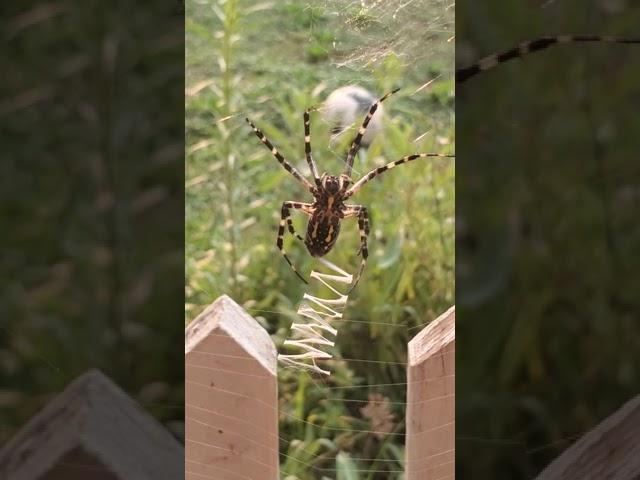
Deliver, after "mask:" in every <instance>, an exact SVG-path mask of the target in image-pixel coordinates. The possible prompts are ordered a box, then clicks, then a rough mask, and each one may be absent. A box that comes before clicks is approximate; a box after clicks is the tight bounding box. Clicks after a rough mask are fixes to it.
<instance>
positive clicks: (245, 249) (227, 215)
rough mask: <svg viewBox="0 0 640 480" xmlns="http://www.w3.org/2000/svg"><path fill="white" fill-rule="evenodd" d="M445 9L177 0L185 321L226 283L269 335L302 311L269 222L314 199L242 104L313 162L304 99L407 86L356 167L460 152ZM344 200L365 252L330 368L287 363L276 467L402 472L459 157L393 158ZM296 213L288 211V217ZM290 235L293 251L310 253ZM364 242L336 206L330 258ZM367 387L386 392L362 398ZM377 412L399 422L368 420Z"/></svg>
mask: <svg viewBox="0 0 640 480" xmlns="http://www.w3.org/2000/svg"><path fill="white" fill-rule="evenodd" d="M453 21H454V9H453V4H452V3H451V2H448V1H440V0H429V1H417V2H409V3H406V2H399V1H390V2H375V1H374V2H349V1H333V0H327V1H323V2H310V3H305V2H302V1H292V0H288V1H279V2H259V3H255V2H248V1H244V0H226V1H214V0H208V1H203V0H200V1H197V0H188V1H187V2H186V149H187V150H186V187H185V189H186V232H185V240H186V260H185V262H186V278H185V287H186V299H187V302H186V307H185V317H186V318H185V321H186V322H187V323H188V322H189V321H190V320H191V319H193V318H194V317H195V316H197V314H198V313H199V312H201V311H202V310H203V309H204V308H205V307H206V306H207V305H208V304H210V303H211V302H212V301H214V300H215V299H216V298H217V297H218V296H219V295H221V294H224V293H226V294H229V295H230V296H231V297H232V298H233V299H234V300H235V301H236V302H238V303H239V304H241V305H243V307H244V308H245V309H246V310H247V311H248V312H249V313H251V314H252V315H253V316H254V317H255V318H256V319H257V320H258V321H259V322H261V324H262V325H263V326H264V327H265V328H266V329H267V330H268V331H269V332H270V334H271V335H272V337H273V339H274V341H275V343H276V345H278V346H280V345H281V344H282V342H283V341H284V340H285V339H287V338H288V337H289V335H290V326H291V322H292V321H293V320H295V319H299V318H300V317H298V316H297V315H296V313H295V312H296V309H297V305H298V304H299V302H300V301H301V299H302V295H303V293H304V292H305V285H304V284H303V283H302V282H301V281H300V280H299V279H298V278H297V277H296V276H295V275H294V274H293V272H291V270H290V269H289V267H288V265H287V264H286V263H285V261H284V260H283V259H282V258H281V256H280V253H279V252H278V250H277V248H276V246H275V240H276V232H277V225H278V222H279V215H280V207H281V205H282V202H283V201H284V200H298V201H309V200H311V199H310V197H309V195H308V194H307V193H306V192H305V191H304V190H303V189H302V188H301V187H300V186H299V185H298V184H297V182H296V181H295V180H294V179H293V178H292V177H291V176H290V175H289V174H288V173H287V172H286V171H285V170H284V169H283V168H282V167H281V166H280V165H279V164H278V162H277V161H276V160H275V159H274V158H273V157H272V156H271V154H270V153H269V151H268V150H267V149H265V148H264V146H262V145H261V143H260V142H259V141H258V139H257V138H256V137H255V135H254V134H253V133H252V132H251V130H250V128H249V127H248V126H247V124H246V123H245V121H244V117H245V116H247V117H249V118H251V119H252V120H253V121H254V122H255V123H256V124H257V126H258V127H259V128H261V129H262V130H263V131H264V132H265V134H266V135H267V136H268V137H269V138H270V139H271V140H272V142H273V143H274V144H275V145H276V146H277V147H278V149H279V150H280V151H281V152H282V153H283V154H284V156H285V157H286V158H287V159H288V160H290V161H291V162H292V163H293V164H294V165H295V166H296V167H297V168H299V169H300V170H301V171H303V172H307V171H308V168H307V166H306V163H305V161H304V153H303V152H304V150H303V129H302V127H303V125H302V113H303V111H304V109H305V108H306V107H310V106H314V105H320V104H321V103H322V101H323V100H324V99H325V98H326V96H327V95H328V94H329V93H330V92H331V91H332V90H333V89H335V88H337V87H341V86H345V85H350V84H357V85H360V86H363V87H365V88H367V89H368V90H369V91H371V92H372V93H373V94H374V95H376V96H381V95H382V94H384V93H386V92H388V91H389V90H391V89H392V88H394V87H401V88H402V90H401V91H400V92H399V93H398V94H396V95H394V96H393V97H391V98H389V99H388V100H387V101H386V102H385V108H386V112H387V121H386V129H385V132H384V134H382V135H380V136H379V137H378V138H377V140H376V141H375V142H374V143H373V145H372V146H371V148H369V150H368V151H367V152H366V154H365V153H363V154H362V155H360V156H359V158H357V159H356V163H355V172H357V173H360V174H362V173H366V172H367V171H369V170H370V169H372V168H374V167H375V166H377V165H380V164H384V163H386V162H388V161H391V160H395V159H398V158H400V157H402V156H403V155H407V154H410V153H415V152H442V153H453V152H455V137H454V85H453V51H454V42H453ZM428 82H431V83H430V84H429V85H428V86H425V85H426V84H427V83H428ZM421 87H423V88H421ZM311 124H312V147H313V152H314V158H315V159H316V161H317V163H318V165H319V170H320V171H321V172H322V171H327V172H330V173H339V172H340V171H341V169H342V162H343V161H344V155H345V148H346V146H345V145H344V143H342V144H337V145H333V144H332V143H331V142H330V130H331V125H329V124H327V123H325V122H323V120H322V119H321V116H320V114H319V113H314V114H312V118H311ZM346 137H350V135H345V136H343V138H345V139H346V140H347V141H349V140H350V138H346ZM353 203H361V204H363V205H365V206H367V207H368V208H369V210H370V213H371V217H372V233H371V237H370V244H369V250H370V256H369V263H368V266H367V268H366V270H365V272H364V276H363V278H362V280H361V282H360V284H359V285H358V287H357V289H356V290H355V291H354V292H353V293H352V295H351V296H350V298H349V302H348V305H347V308H346V311H345V312H344V319H345V320H346V321H344V322H340V323H339V324H337V325H338V328H339V333H338V336H337V341H336V349H335V350H334V351H333V353H334V356H335V360H332V361H330V362H327V363H325V364H324V366H325V367H326V368H328V369H329V370H331V372H332V374H331V376H330V377H327V378H312V377H310V376H309V375H308V374H307V373H301V372H297V371H292V370H281V372H280V402H281V403H280V410H281V412H282V415H281V423H280V425H281V433H280V435H281V437H282V442H281V445H280V451H281V460H282V473H283V477H287V476H289V477H290V478H299V479H315V478H323V477H324V478H340V479H357V478H362V479H382V478H384V479H389V478H400V477H401V476H402V475H401V474H399V472H400V471H402V469H403V462H404V453H403V443H404V442H403V436H402V435H398V434H402V433H404V418H403V414H404V408H405V405H404V404H403V402H404V401H405V388H406V385H405V384H404V382H406V376H405V375H406V367H405V365H404V363H405V362H406V345H407V341H408V340H409V339H410V338H411V337H412V336H413V335H414V334H415V333H417V332H418V331H419V328H420V327H422V326H424V325H425V324H426V323H428V322H429V321H430V320H432V319H433V318H435V317H436V316H437V315H439V314H440V313H442V312H443V311H444V310H445V309H446V308H448V307H449V306H450V305H451V304H452V303H453V292H454V227H455V225H454V215H455V213H454V205H455V203H454V162H453V161H452V160H435V161H417V162H414V163H412V164H409V165H406V166H402V167H400V168H398V169H394V170H393V173H386V174H385V175H384V176H382V177H380V180H378V181H374V182H372V183H371V184H369V185H367V187H366V188H365V189H363V190H362V191H361V193H360V194H359V195H358V196H357V197H355V198H354V201H353ZM304 221H305V219H304V218H301V217H300V216H297V215H296V214H294V224H295V226H296V230H298V231H304V227H305V226H304ZM285 238H286V240H285V247H286V248H287V252H288V253H289V255H290V257H291V258H292V260H293V262H294V263H295V264H296V265H297V266H298V268H299V269H301V270H302V271H303V272H305V273H306V274H308V273H309V272H310V270H311V269H312V268H314V267H315V268H317V266H318V264H317V263H314V261H313V259H312V258H311V257H310V256H309V254H308V253H307V252H306V250H305V249H304V247H303V246H302V245H301V244H300V243H299V242H297V241H296V242H293V241H292V240H294V239H292V237H291V236H290V235H288V234H287V236H286V237H285ZM358 246H359V237H358V230H357V223H356V222H355V221H345V222H344V224H343V227H342V233H341V236H340V239H339V240H338V243H337V245H336V247H335V249H334V251H332V252H331V254H330V255H329V256H328V259H329V260H331V261H333V262H335V263H336V264H337V265H339V266H340V267H342V268H347V269H348V270H349V271H350V272H355V271H356V269H357V267H358V265H359V262H360V259H359V257H357V256H356V251H357V249H358ZM343 359H363V360H372V361H374V362H371V363H366V362H357V361H354V360H343ZM376 362H378V363H376ZM379 384H390V385H387V386H377V385H379ZM367 385H372V387H371V388H367V387H366V386H367ZM351 387H356V388H351ZM358 387H360V388H358ZM363 387H364V388H363ZM373 394H377V395H381V396H382V397H375V398H377V401H378V403H372V404H369V408H368V409H367V408H366V407H367V404H368V402H369V395H373ZM383 398H384V399H386V400H384V403H381V400H382V399H383ZM372 405H376V406H379V407H381V408H378V409H372V408H371V406H372ZM363 409H365V410H363ZM296 419H299V420H296ZM302 420H306V421H308V422H311V423H312V424H313V425H311V424H309V423H303V421H302ZM376 422H377V423H376ZM381 423H384V424H385V428H387V429H388V431H389V432H390V433H392V434H390V435H384V434H382V435H378V436H376V435H373V434H367V433H362V432H361V430H367V429H369V430H371V429H375V428H372V426H374V427H375V426H376V425H380V424H381ZM381 428H382V427H381Z"/></svg>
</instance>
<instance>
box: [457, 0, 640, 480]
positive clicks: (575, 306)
mask: <svg viewBox="0 0 640 480" xmlns="http://www.w3.org/2000/svg"><path fill="white" fill-rule="evenodd" d="M480 11H482V14H479V12H480ZM638 25H640V6H639V5H637V4H633V2H626V3H625V2H620V3H616V2H587V3H585V2H581V1H579V0H567V1H563V2H528V3H527V2H519V1H510V2H505V1H502V0H490V1H487V2H482V7H481V8H480V7H479V3H478V2H476V1H474V0H463V2H462V3H460V2H459V3H458V4H457V13H456V43H457V44H456V61H457V62H458V63H459V65H460V66H463V65H465V64H467V62H471V60H473V59H476V58H480V57H482V56H483V55H487V54H489V53H492V52H494V51H503V50H504V49H506V48H509V47H511V46H513V45H517V44H518V42H521V41H523V40H526V39H533V38H537V37H539V36H541V35H549V34H560V33H578V32H579V33H599V34H607V35H637V34H638ZM639 53H640V52H639V49H638V48H637V45H636V46H633V45H627V46H624V45H623V46H619V45H610V44H593V45H562V46H557V47H553V48H552V49H549V50H548V51H545V52H541V53H536V54H533V55H531V56H529V57H527V58H526V59H523V60H522V61H514V62H510V63H509V64H505V65H502V66H500V67H498V68H496V69H495V70H493V71H491V72H487V73H486V74H483V75H482V76H478V77H477V78H475V79H474V80H473V81H470V82H469V83H466V84H463V85H459V86H458V87H457V89H456V100H457V130H458V137H459V138H460V139H462V140H461V141H460V142H459V145H458V147H459V148H458V151H457V152H456V154H457V161H458V162H462V163H458V171H457V177H456V184H457V199H458V202H457V205H456V209H457V211H456V218H457V222H458V232H457V239H456V241H457V249H456V254H457V256H456V269H457V275H456V282H457V291H456V304H457V305H456V309H457V325H456V327H457V328H456V331H457V339H456V340H457V345H456V347H457V350H456V357H457V358H456V360H457V362H456V369H457V371H456V381H457V384H456V387H457V388H456V395H457V397H456V428H457V435H458V442H457V448H456V466H457V472H456V473H457V474H458V476H459V477H460V478H465V479H466V478H508V479H523V480H524V479H531V478H534V477H535V476H536V475H537V474H538V473H539V472H540V470H541V469H542V468H544V467H545V466H547V465H548V464H549V462H551V461H552V460H553V459H554V458H555V457H556V456H557V455H558V454H560V453H561V452H562V451H563V450H564V449H566V448H567V447H569V446H570V445H571V444H573V442H575V440H576V439H577V438H579V437H581V436H582V435H583V434H584V433H585V432H586V431H588V430H590V429H591V428H592V427H593V426H594V425H596V424H597V423H598V422H599V421H601V420H602V419H604V418H605V417H607V416H608V415H610V414H612V413H613V412H614V411H615V410H617V409H618V408H619V407H620V406H621V405H622V404H623V403H624V402H626V401H627V400H629V399H630V398H632V397H633V396H635V395H637V393H638V391H639V387H638V386H639V385H640V328H639V326H638V325H639V323H638V318H639V316H640V296H639V295H638V291H640V276H639V275H638V272H639V271H640V256H639V255H638V252H640V223H638V199H639V198H640V197H639V196H638V192H639V190H638V184H639V183H638V178H639V177H638V172H639V170H638V151H639V147H640V143H639V137H638V131H639V130H638V128H639V124H638V108H637V99H638V94H639V91H640V90H639V88H638V78H640V61H639V60H640V55H639ZM596 476H597V474H596Z"/></svg>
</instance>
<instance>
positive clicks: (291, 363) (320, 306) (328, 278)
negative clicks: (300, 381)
mask: <svg viewBox="0 0 640 480" xmlns="http://www.w3.org/2000/svg"><path fill="white" fill-rule="evenodd" d="M318 260H320V262H321V263H322V264H323V265H324V266H326V267H328V268H330V269H331V270H333V272H335V273H337V275H335V274H328V273H321V272H316V271H315V270H314V271H312V272H311V275H310V277H311V278H313V279H315V280H318V281H319V282H321V283H322V284H324V285H325V286H326V287H327V288H329V290H331V291H332V292H333V293H335V294H336V295H337V297H336V298H330V299H325V298H318V297H316V296H313V295H310V294H308V293H305V294H304V296H303V297H302V302H301V303H300V306H299V307H298V312H297V313H298V314H299V315H300V316H302V317H305V318H307V319H308V321H306V322H305V323H296V322H294V323H292V324H291V330H292V331H293V333H292V338H291V340H285V342H284V345H288V346H294V347H298V348H300V349H301V350H302V353H299V354H294V355H283V354H279V355H278V361H279V362H280V363H281V364H282V365H283V366H286V367H295V368H301V369H305V370H311V371H313V372H316V373H322V374H324V375H331V372H329V371H328V370H323V369H321V368H320V367H319V366H318V365H317V364H316V360H320V359H322V360H328V359H330V358H332V356H331V354H330V353H327V352H324V351H322V350H320V348H318V347H317V346H329V347H333V346H334V345H335V341H331V340H329V339H328V338H326V337H325V335H328V334H330V335H333V336H334V337H335V336H336V335H337V334H338V331H337V330H336V329H335V328H333V327H332V326H331V320H336V319H340V318H342V310H344V307H345V306H346V304H347V299H348V295H345V294H343V293H341V292H340V291H338V290H336V288H335V287H334V286H333V285H331V284H330V283H328V282H338V283H344V284H346V285H350V284H351V282H352V281H353V275H351V274H349V273H347V272H345V271H344V270H342V269H341V268H339V267H337V266H336V265H334V264H333V263H331V262H329V261H327V260H325V259H324V258H318Z"/></svg>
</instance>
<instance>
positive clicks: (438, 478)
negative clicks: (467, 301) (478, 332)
mask: <svg viewBox="0 0 640 480" xmlns="http://www.w3.org/2000/svg"><path fill="white" fill-rule="evenodd" d="M455 318H456V315H455V307H451V308H450V309H449V310H447V311H446V312H445V313H443V314H442V315H441V316H440V317H438V318H437V319H435V320H434V321H433V322H431V323H429V325H427V326H426V327H425V328H424V329H423V330H422V331H421V332H420V333H418V334H417V335H416V336H415V337H414V338H413V339H412V340H411V341H410V342H409V364H408V373H407V420H406V422H407V444H406V475H407V476H406V478H407V480H444V479H447V480H449V479H453V478H455V341H456V340H455V338H456V334H455Z"/></svg>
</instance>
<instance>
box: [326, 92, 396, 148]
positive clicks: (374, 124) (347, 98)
mask: <svg viewBox="0 0 640 480" xmlns="http://www.w3.org/2000/svg"><path fill="white" fill-rule="evenodd" d="M376 100H377V97H375V96H374V95H373V94H372V93H371V92H369V91H368V90H366V89H364V88H362V87H358V86H355V85H350V86H348V87H340V88H338V89H336V90H334V91H333V92H331V95H329V97H328V98H327V100H326V101H325V102H324V104H323V106H322V108H321V109H320V110H321V112H322V118H324V120H325V121H327V122H329V123H330V124H331V125H332V133H333V137H332V143H333V142H334V141H335V140H337V139H339V137H340V136H341V135H342V134H343V133H344V132H345V131H346V130H348V131H350V132H352V136H353V137H355V135H356V132H357V131H358V128H360V125H362V122H363V120H364V117H365V116H366V114H367V112H368V111H369V108H371V105H373V103H374V102H375V101H376ZM383 117H384V108H383V106H382V104H380V105H378V109H377V110H376V113H375V114H374V115H373V117H372V118H371V121H370V122H369V126H368V127H367V131H366V132H365V134H364V137H362V146H364V147H368V146H369V144H371V142H372V141H373V139H374V138H375V136H376V135H377V134H378V133H380V131H381V130H382V125H383ZM350 127H352V128H350ZM349 140H352V139H349Z"/></svg>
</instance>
